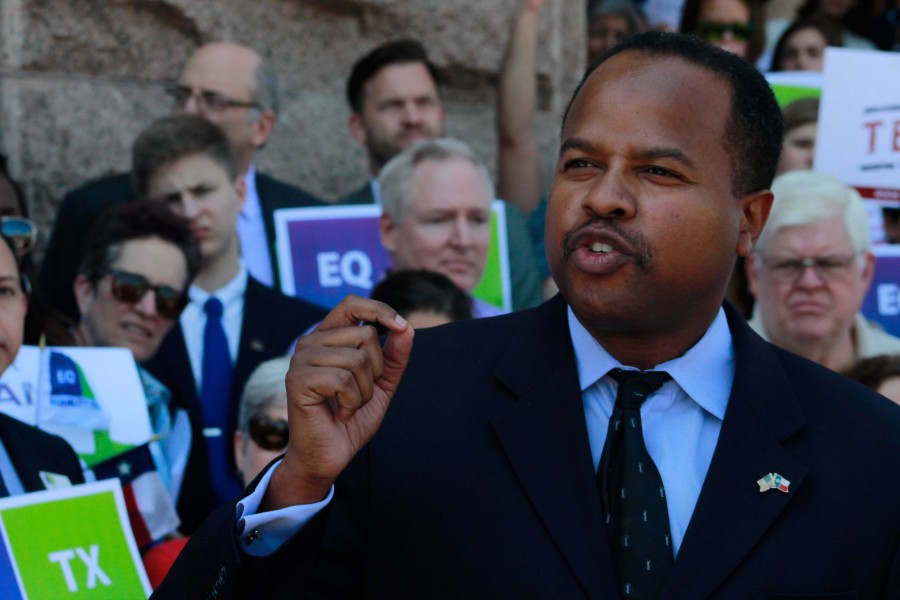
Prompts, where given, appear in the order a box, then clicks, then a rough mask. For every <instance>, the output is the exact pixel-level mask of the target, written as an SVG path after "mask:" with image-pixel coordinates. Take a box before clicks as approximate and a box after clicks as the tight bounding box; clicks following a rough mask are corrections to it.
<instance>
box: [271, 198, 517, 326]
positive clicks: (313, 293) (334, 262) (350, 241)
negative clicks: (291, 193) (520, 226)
mask: <svg viewBox="0 0 900 600" xmlns="http://www.w3.org/2000/svg"><path fill="white" fill-rule="evenodd" d="M380 215H381V207H379V206H377V205H374V204H372V205H357V206H331V207H311V208H289V209H281V210H277V211H275V232H276V248H277V256H278V272H279V278H280V281H281V290H282V292H284V293H285V294H288V295H290V296H298V297H301V298H303V299H305V300H308V301H310V302H314V303H316V304H319V305H321V306H325V307H328V308H332V307H334V306H335V305H337V304H338V303H339V302H340V301H341V300H342V299H343V298H344V296H346V295H347V294H356V295H358V296H365V297H368V296H369V294H370V293H371V292H372V288H373V287H375V285H376V284H377V283H378V282H379V281H381V279H383V278H384V275H385V274H386V273H387V271H388V269H389V268H390V264H391V259H390V256H389V255H388V253H387V251H386V250H385V249H384V247H383V246H382V245H381V237H380V234H379V229H378V217H379V216H380ZM472 295H473V296H475V297H476V298H480V299H481V300H484V301H485V302H488V303H489V304H493V305H495V306H499V307H502V308H505V309H506V310H511V308H512V292H511V287H510V283H509V254H508V242H507V239H506V209H505V205H504V204H503V203H502V202H500V201H495V202H494V203H493V206H492V212H491V244H490V247H489V249H488V257H487V263H486V265H485V269H484V274H483V275H482V278H481V281H480V282H479V284H478V286H477V287H476V288H475V289H474V290H473V292H472Z"/></svg>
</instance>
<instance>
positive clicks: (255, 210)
mask: <svg viewBox="0 0 900 600" xmlns="http://www.w3.org/2000/svg"><path fill="white" fill-rule="evenodd" d="M244 185H245V186H246V194H245V196H244V207H243V208H242V209H241V214H240V215H238V219H237V233H238V240H239V241H240V246H241V258H242V259H243V261H244V264H245V265H246V267H247V271H248V272H249V273H250V274H251V275H253V277H254V279H256V280H257V281H259V282H261V283H263V284H264V285H267V286H269V287H272V286H273V285H274V284H275V277H274V275H273V274H272V255H271V252H272V249H271V245H270V244H269V236H267V235H266V223H265V220H264V218H263V212H262V206H261V205H260V204H259V193H258V192H257V190H256V165H250V168H249V169H247V173H246V174H245V175H244Z"/></svg>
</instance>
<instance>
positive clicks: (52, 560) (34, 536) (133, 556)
mask: <svg viewBox="0 0 900 600" xmlns="http://www.w3.org/2000/svg"><path fill="white" fill-rule="evenodd" d="M0 533H2V535H3V543H2V544H0V598H4V599H7V600H27V599H28V598H56V599H65V598H72V599H73V600H76V599H78V598H110V599H115V600H128V599H130V598H135V599H137V598H141V599H143V598H147V596H149V595H150V591H151V589H150V582H149V580H148V579H147V575H146V573H145V572H144V567H143V564H142V563H141V557H140V555H139V554H138V549H137V545H136V544H135V543H134V536H133V535H132V533H131V529H130V527H129V525H128V515H127V513H126V510H125V501H124V499H123V496H122V487H121V485H120V484H119V480H118V479H107V480H104V481H98V482H96V483H88V484H84V485H78V486H74V487H68V488H63V489H60V490H53V491H46V492H33V493H31V494H22V495H19V496H12V497H9V498H4V499H2V500H0Z"/></svg>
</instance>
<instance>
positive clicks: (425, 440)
mask: <svg viewBox="0 0 900 600" xmlns="http://www.w3.org/2000/svg"><path fill="white" fill-rule="evenodd" d="M727 313H728V320H729V324H730V328H731V332H732V336H733V340H734V347H735V351H736V370H735V380H734V386H733V390H732V394H731V398H730V400H729V404H728V408H727V411H726V414H725V418H724V421H723V425H722V429H721V433H720V436H719V440H718V444H717V446H716V449H715V453H714V455H713V458H712V462H711V464H710V467H709V471H708V473H707V476H706V479H705V480H704V481H697V482H696V485H697V486H700V487H701V491H700V496H699V499H698V502H697V505H696V507H695V509H694V513H693V517H692V519H691V522H690V524H689V526H688V529H687V531H686V534H685V537H684V540H683V543H682V545H681V548H680V550H679V553H678V556H677V558H676V560H675V564H674V568H673V571H672V574H671V577H670V579H669V582H668V584H667V588H666V590H665V592H664V594H663V596H662V597H663V598H686V599H691V600H696V599H702V598H724V599H731V598H746V599H751V598H773V599H774V598H779V599H786V598H792V599H796V598H823V597H826V595H827V597H828V598H867V599H868V598H900V552H898V544H900V510H898V507H900V407H897V406H895V405H893V404H892V403H890V402H889V401H887V400H886V399H884V398H882V397H880V396H878V395H877V394H875V393H873V392H871V391H870V390H867V389H865V388H863V387H861V386H859V385H858V384H856V383H854V382H852V381H850V380H848V379H846V378H844V377H842V376H840V375H838V374H835V373H833V372H831V371H829V370H827V369H825V368H823V367H821V366H819V365H816V364H814V363H812V362H810V361H807V360H805V359H802V358H800V357H798V356H796V355H793V354H790V353H788V352H785V351H783V350H780V349H778V348H776V347H774V346H772V345H770V344H768V343H766V342H764V341H763V340H762V339H761V338H760V337H759V336H757V335H756V334H755V333H754V332H753V331H751V330H750V328H749V327H748V326H747V324H746V323H745V322H744V320H743V319H742V318H741V317H740V316H739V315H738V314H737V313H736V311H734V310H733V309H732V308H731V307H727ZM770 472H777V473H779V474H781V475H783V476H784V477H785V478H787V479H788V480H790V486H789V491H788V492H787V493H782V492H780V491H777V490H770V491H768V492H765V493H761V492H760V491H759V486H758V485H757V483H756V481H757V479H759V478H760V477H761V476H762V475H764V474H766V473H770ZM239 535H240V527H239V522H238V523H237V524H236V521H235V512H234V507H225V508H224V509H223V510H222V511H220V512H218V513H216V514H215V515H213V516H212V517H211V518H210V519H209V520H208V521H207V523H205V524H204V525H203V527H201V529H200V530H199V531H198V532H197V533H196V534H195V535H194V536H193V538H192V540H191V542H190V544H189V545H188V547H187V549H186V550H185V552H184V553H183V554H182V556H181V558H180V559H179V561H178V563H177V564H176V565H175V568H174V569H173V571H172V573H171V574H170V577H169V579H168V580H167V581H166V583H165V584H164V586H163V587H162V588H161V589H160V591H159V592H160V593H159V595H158V597H160V598H178V597H185V598H187V597H200V596H204V595H206V594H208V593H212V594H213V596H210V597H219V598H226V597H233V598H243V597H253V598H268V597H275V598H294V597H371V598H389V597H410V598H567V599H568V598H617V597H618V595H617V588H616V584H615V574H614V568H613V561H612V557H611V551H610V545H609V542H608V540H607V535H606V528H605V524H604V520H603V517H602V509H601V501H600V496H599V492H598V490H597V485H596V483H595V475H594V467H593V462H592V459H591V453H590V447H589V443H588V435H587V427H586V424H585V418H584V409H583V405H582V395H581V392H580V389H579V385H578V377H577V373H576V366H575V357H574V351H573V349H572V344H571V340H570V337H569V332H568V326H567V322H566V306H565V303H564V302H563V301H562V299H561V298H560V297H559V296H557V297H556V298H555V299H553V300H550V301H549V302H547V303H545V304H544V305H542V306H540V307H538V308H536V309H534V310H530V311H524V312H520V313H514V314H512V315H506V316H502V317H495V318H491V319H477V320H474V321H469V322H459V323H454V324H451V325H447V326H443V327H438V328H434V329H431V330H424V331H420V332H418V333H417V335H416V340H415V344H414V349H413V357H412V359H411V362H410V365H409V367H408V369H407V371H406V373H405V375H404V379H403V382H402V384H401V386H400V389H399V390H398V393H397V395H396V397H395V398H394V400H393V402H392V403H391V406H390V409H389V410H388V414H387V416H386V418H385V420H384V422H383V424H382V427H381V428H380V430H379V431H378V433H377V434H376V436H375V437H374V438H373V440H372V441H371V442H370V444H369V445H368V446H367V447H366V448H365V449H364V451H363V452H362V453H360V454H359V455H358V456H357V457H356V459H355V460H354V461H353V463H351V466H350V467H348V469H347V470H345V472H344V473H343V474H342V476H341V478H340V479H339V482H338V484H337V490H336V494H335V498H334V500H333V502H332V503H331V505H330V506H329V508H327V509H326V510H325V511H323V512H322V513H319V515H317V516H316V517H315V518H314V519H313V521H311V522H310V523H309V524H308V525H307V526H306V527H305V528H304V529H303V530H301V531H300V532H299V533H298V534H297V535H295V536H294V537H293V538H292V539H291V540H289V541H288V542H287V543H286V544H285V545H284V546H283V547H282V548H281V549H280V550H279V551H278V552H277V553H276V554H274V555H272V556H270V557H267V558H264V559H258V558H253V557H251V556H248V555H246V554H244V553H243V552H242V551H241V550H240V549H239V546H238V541H237V540H238V536H239ZM829 594H830V595H829Z"/></svg>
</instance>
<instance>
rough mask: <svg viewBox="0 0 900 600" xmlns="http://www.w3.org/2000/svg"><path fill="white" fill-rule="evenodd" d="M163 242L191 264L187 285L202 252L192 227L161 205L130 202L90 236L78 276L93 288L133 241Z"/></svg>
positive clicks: (102, 221)
mask: <svg viewBox="0 0 900 600" xmlns="http://www.w3.org/2000/svg"><path fill="white" fill-rule="evenodd" d="M147 238H159V239H161V240H163V241H165V242H169V243H170V244H172V245H173V246H176V247H177V248H178V249H179V250H181V253H182V254H183V255H184V260H185V263H186V264H187V281H185V289H187V285H188V284H189V283H190V282H191V280H193V279H194V276H195V275H196V274H197V269H198V268H199V267H200V248H199V246H198V244H197V240H196V238H194V235H193V234H192V233H191V228H190V225H189V224H188V222H187V220H186V219H183V218H181V217H179V216H177V215H175V214H174V213H172V212H171V211H170V210H169V209H168V208H166V207H165V206H164V205H162V204H160V203H158V202H148V201H146V200H141V201H138V202H128V203H126V204H121V205H119V206H116V207H113V208H111V209H109V210H107V211H105V212H104V213H103V214H102V215H101V217H100V219H99V220H98V221H97V223H96V224H95V225H94V227H93V228H92V229H91V234H90V235H89V236H88V244H87V248H86V249H85V251H84V256H83V257H82V259H81V266H80V267H79V268H78V272H79V273H81V274H82V275H84V276H85V277H87V279H88V280H89V281H90V282H91V284H92V285H96V283H97V281H99V280H100V278H101V277H102V276H103V274H104V273H105V271H106V269H108V268H109V266H110V265H111V264H112V263H113V262H115V260H116V259H117V258H118V257H119V254H120V253H121V251H122V244H124V243H125V242H130V241H132V240H143V239H147Z"/></svg>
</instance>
